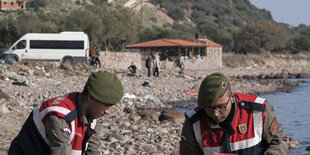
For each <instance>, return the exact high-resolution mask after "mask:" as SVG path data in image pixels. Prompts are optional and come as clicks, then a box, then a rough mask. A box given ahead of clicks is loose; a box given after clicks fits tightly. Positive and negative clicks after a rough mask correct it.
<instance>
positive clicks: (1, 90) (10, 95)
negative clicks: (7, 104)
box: [0, 88, 13, 101]
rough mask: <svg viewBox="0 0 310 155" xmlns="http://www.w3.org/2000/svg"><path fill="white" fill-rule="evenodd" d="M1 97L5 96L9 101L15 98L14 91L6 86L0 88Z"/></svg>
mask: <svg viewBox="0 0 310 155" xmlns="http://www.w3.org/2000/svg"><path fill="white" fill-rule="evenodd" d="M0 98H5V99H6V100H7V101H8V100H10V99H12V98H13V93H12V92H11V91H10V90H8V89H6V88H0Z"/></svg>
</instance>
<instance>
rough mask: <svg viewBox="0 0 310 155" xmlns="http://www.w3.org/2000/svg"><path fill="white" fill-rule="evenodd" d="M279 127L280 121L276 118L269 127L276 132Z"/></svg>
mask: <svg viewBox="0 0 310 155" xmlns="http://www.w3.org/2000/svg"><path fill="white" fill-rule="evenodd" d="M277 129H278V122H277V120H274V121H273V122H272V124H271V126H270V128H269V131H270V132H274V131H276V130H277Z"/></svg>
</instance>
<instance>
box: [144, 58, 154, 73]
mask: <svg viewBox="0 0 310 155" xmlns="http://www.w3.org/2000/svg"><path fill="white" fill-rule="evenodd" d="M152 61H153V60H152V56H149V57H148V58H147V59H146V61H145V67H146V68H147V76H148V77H150V76H151V67H152Z"/></svg>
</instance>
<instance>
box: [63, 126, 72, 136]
mask: <svg viewBox="0 0 310 155" xmlns="http://www.w3.org/2000/svg"><path fill="white" fill-rule="evenodd" d="M61 131H63V132H67V133H68V134H69V135H71V130H70V128H68V127H64V128H62V129H61Z"/></svg>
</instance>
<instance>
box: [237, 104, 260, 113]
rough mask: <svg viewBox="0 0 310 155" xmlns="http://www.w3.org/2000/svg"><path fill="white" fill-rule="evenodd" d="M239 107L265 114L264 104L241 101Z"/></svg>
mask: <svg viewBox="0 0 310 155" xmlns="http://www.w3.org/2000/svg"><path fill="white" fill-rule="evenodd" d="M238 105H239V106H240V107H241V108H243V109H247V110H256V111H260V112H265V105H264V104H260V103H256V102H249V101H240V102H239V103H238Z"/></svg>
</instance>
